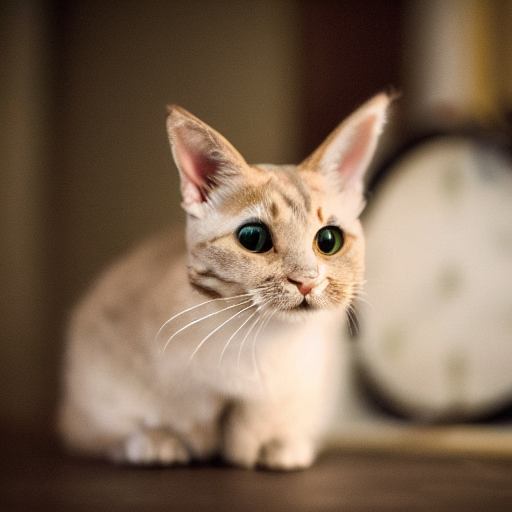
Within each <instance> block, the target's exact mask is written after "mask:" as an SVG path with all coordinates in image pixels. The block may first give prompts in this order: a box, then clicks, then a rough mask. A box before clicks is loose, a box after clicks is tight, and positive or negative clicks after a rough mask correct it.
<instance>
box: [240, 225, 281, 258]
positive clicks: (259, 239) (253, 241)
mask: <svg viewBox="0 0 512 512" xmlns="http://www.w3.org/2000/svg"><path fill="white" fill-rule="evenodd" d="M236 237H237V238H238V241H239V242H240V244H241V245H242V247H245V248H246V249H247V250H248V251H251V252H258V253H261V252H267V251H269V250H270V249H272V245H273V244H272V237H271V236H270V232H269V230H268V228H267V226H265V224H262V223H261V222H251V223H248V224H244V225H243V226H241V227H240V228H238V231H237V232H236Z"/></svg>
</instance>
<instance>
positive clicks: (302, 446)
mask: <svg viewBox="0 0 512 512" xmlns="http://www.w3.org/2000/svg"><path fill="white" fill-rule="evenodd" d="M315 455H316V450H315V447H314V445H313V443H312V442H311V441H309V440H304V439H299V440H283V439H276V440H273V441H270V442H268V443H266V444H264V445H263V446H262V447H261V449H260V454H259V457H258V466H260V467H262V468H265V469H273V470H278V471H290V470H297V469H305V468H308V467H309V466H311V464H312V463H313V461H314V460H315Z"/></svg>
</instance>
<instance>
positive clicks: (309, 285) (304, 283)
mask: <svg viewBox="0 0 512 512" xmlns="http://www.w3.org/2000/svg"><path fill="white" fill-rule="evenodd" d="M288 281H290V283H292V284H294V285H296V286H297V288H298V290H299V292H300V293H302V295H304V297H305V296H306V295H307V294H308V293H311V290H312V289H313V288H314V287H315V284H316V279H307V278H304V279H301V280H300V281H298V280H295V279H290V278H288Z"/></svg>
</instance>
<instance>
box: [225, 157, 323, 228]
mask: <svg viewBox="0 0 512 512" xmlns="http://www.w3.org/2000/svg"><path fill="white" fill-rule="evenodd" d="M251 169H252V171H253V173H252V174H251V175H250V176H249V177H248V178H246V179H245V180H244V182H243V183H240V184H239V187H237V191H236V192H235V193H234V194H233V195H231V196H227V197H226V198H225V201H224V202H223V203H224V204H223V209H224V210H225V211H226V212H229V213H230V214H231V215H237V214H239V213H241V212H244V211H247V210H251V209H257V210H260V211H261V210H265V211H267V212H268V213H269V214H270V215H271V216H272V217H273V218H278V217H280V216H283V215H286V214H292V215H294V216H295V217H297V218H298V219H300V218H305V217H307V216H308V215H309V214H310V212H311V208H312V194H314V192H313V191H312V190H311V187H310V185H309V184H308V182H307V181H306V180H305V179H304V178H303V177H302V176H301V175H300V174H299V173H298V172H297V170H296V167H294V166H270V165H258V166H252V167H251Z"/></svg>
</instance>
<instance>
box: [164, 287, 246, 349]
mask: <svg viewBox="0 0 512 512" xmlns="http://www.w3.org/2000/svg"><path fill="white" fill-rule="evenodd" d="M250 295H251V294H250V293H244V294H242V295H235V296H234V297H218V298H217V299H210V300H206V301H204V302H201V304H196V305H195V306H192V307H190V308H187V309H185V310H183V311H181V312H180V313H178V314H177V315H174V316H173V317H171V318H169V320H167V321H166V322H165V323H164V324H163V325H162V327H160V329H158V332H157V333H156V336H155V340H156V339H158V336H160V333H161V332H162V330H163V329H164V328H165V326H166V325H168V324H169V323H170V322H172V321H173V320H174V319H175V318H178V317H179V316H181V315H184V314H185V313H188V312H189V311H193V310H194V309H197V308H200V307H201V306H206V304H211V303H212V302H217V301H221V300H222V301H226V300H235V299H241V298H243V297H249V296H250ZM242 304H244V303H242Z"/></svg>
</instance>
